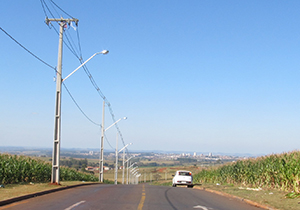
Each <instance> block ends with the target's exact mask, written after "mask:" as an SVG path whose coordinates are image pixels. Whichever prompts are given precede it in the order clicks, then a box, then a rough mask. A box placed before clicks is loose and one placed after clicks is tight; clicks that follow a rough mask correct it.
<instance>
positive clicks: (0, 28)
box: [0, 27, 58, 73]
mask: <svg viewBox="0 0 300 210" xmlns="http://www.w3.org/2000/svg"><path fill="white" fill-rule="evenodd" d="M0 30H1V31H3V32H4V33H5V34H6V35H7V36H8V37H9V38H11V39H12V40H13V41H14V42H16V43H17V44H18V45H19V46H20V47H22V48H23V49H24V50H26V51H27V52H28V53H29V54H30V55H32V56H33V57H35V58H36V59H38V60H39V61H40V62H42V63H43V64H45V65H47V66H48V67H50V68H51V69H53V70H54V71H55V72H56V73H58V72H57V70H56V68H55V67H53V66H51V65H50V64H48V63H47V62H46V61H43V60H42V59H41V58H39V57H38V56H37V55H35V54H34V53H33V52H31V51H30V50H28V49H27V48H26V47H24V46H23V45H22V44H21V43H20V42H18V41H17V40H16V39H15V38H13V37H12V36H11V35H10V34H9V33H7V32H6V31H5V30H4V29H3V28H2V27H0Z"/></svg>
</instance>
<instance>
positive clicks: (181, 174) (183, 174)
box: [178, 171, 192, 176]
mask: <svg viewBox="0 0 300 210" xmlns="http://www.w3.org/2000/svg"><path fill="white" fill-rule="evenodd" d="M178 175H179V176H192V173H191V172H182V171H181V172H178Z"/></svg>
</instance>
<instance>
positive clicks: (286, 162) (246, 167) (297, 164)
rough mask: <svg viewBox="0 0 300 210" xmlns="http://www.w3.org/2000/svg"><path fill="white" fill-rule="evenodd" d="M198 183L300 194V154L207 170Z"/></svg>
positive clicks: (282, 155)
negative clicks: (269, 189) (263, 188)
mask: <svg viewBox="0 0 300 210" xmlns="http://www.w3.org/2000/svg"><path fill="white" fill-rule="evenodd" d="M194 180H195V182H196V183H197V182H198V183H232V184H242V185H245V186H252V187H268V188H276V189H281V190H284V191H294V192H297V193H299V191H300V189H299V184H300V152H299V151H295V152H290V153H283V154H273V155H269V156H264V157H259V158H255V159H247V160H240V161H237V162H235V163H231V164H226V165H223V166H220V167H218V168H210V169H204V170H202V171H201V172H200V173H198V174H196V175H195V176H194Z"/></svg>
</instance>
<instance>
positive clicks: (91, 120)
mask: <svg viewBox="0 0 300 210" xmlns="http://www.w3.org/2000/svg"><path fill="white" fill-rule="evenodd" d="M62 84H63V85H64V87H65V89H66V91H67V92H68V94H69V95H70V97H71V99H72V100H73V102H74V103H75V105H76V106H77V108H78V109H79V110H80V112H81V113H82V114H83V115H84V116H85V117H86V118H87V119H88V120H89V121H90V122H91V123H93V124H95V125H97V126H101V125H100V124H98V123H95V122H94V121H93V120H91V119H90V118H89V117H88V116H87V115H86V114H85V113H84V111H83V110H82V109H81V108H80V106H79V105H78V103H77V102H76V101H75V99H74V97H73V96H72V94H71V93H70V91H69V89H68V88H67V86H66V84H65V83H64V82H63V83H62Z"/></svg>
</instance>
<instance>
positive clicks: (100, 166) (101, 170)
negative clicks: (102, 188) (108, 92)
mask: <svg viewBox="0 0 300 210" xmlns="http://www.w3.org/2000/svg"><path fill="white" fill-rule="evenodd" d="M104 114H105V101H104V100H103V108H102V127H101V142H100V159H99V182H103V148H104V140H103V139H104V131H105V130H104Z"/></svg>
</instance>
